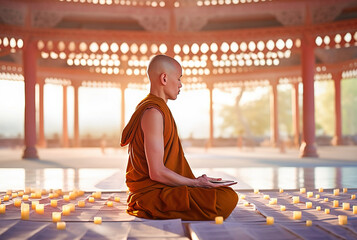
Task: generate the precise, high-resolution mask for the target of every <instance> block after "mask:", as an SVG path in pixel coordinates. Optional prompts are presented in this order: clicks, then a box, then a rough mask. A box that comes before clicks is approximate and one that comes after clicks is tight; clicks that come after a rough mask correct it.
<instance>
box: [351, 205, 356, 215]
mask: <svg viewBox="0 0 357 240" xmlns="http://www.w3.org/2000/svg"><path fill="white" fill-rule="evenodd" d="M352 209H353V214H357V206H353V208H352Z"/></svg>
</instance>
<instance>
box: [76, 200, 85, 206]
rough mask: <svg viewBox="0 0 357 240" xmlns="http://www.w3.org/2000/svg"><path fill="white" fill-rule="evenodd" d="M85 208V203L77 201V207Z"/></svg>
mask: <svg viewBox="0 0 357 240" xmlns="http://www.w3.org/2000/svg"><path fill="white" fill-rule="evenodd" d="M85 206H86V203H85V201H82V200H81V201H78V207H85Z"/></svg>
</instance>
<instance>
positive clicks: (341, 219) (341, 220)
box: [338, 215, 347, 225]
mask: <svg viewBox="0 0 357 240" xmlns="http://www.w3.org/2000/svg"><path fill="white" fill-rule="evenodd" d="M338 224H339V225H346V224H347V216H346V215H338Z"/></svg>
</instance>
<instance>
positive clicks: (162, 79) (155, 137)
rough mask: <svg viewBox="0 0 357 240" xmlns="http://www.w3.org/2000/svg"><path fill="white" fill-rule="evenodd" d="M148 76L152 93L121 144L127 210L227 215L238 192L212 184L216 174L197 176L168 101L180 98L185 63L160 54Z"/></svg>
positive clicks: (193, 216) (160, 215) (161, 215)
mask: <svg viewBox="0 0 357 240" xmlns="http://www.w3.org/2000/svg"><path fill="white" fill-rule="evenodd" d="M147 75H148V77H149V80H150V93H149V94H148V95H147V96H146V97H145V98H144V99H143V100H142V101H141V102H140V103H139V104H138V105H137V107H136V110H135V112H134V114H133V115H132V117H131V119H130V121H129V123H128V124H127V125H126V127H125V129H124V130H123V134H122V138H121V146H126V145H129V146H128V153H129V160H128V165H127V170H126V184H127V186H128V188H129V192H130V193H129V197H128V209H127V212H128V213H129V214H131V215H133V216H137V217H141V218H148V219H173V218H181V219H182V220H213V219H214V218H215V217H216V216H223V217H224V218H227V217H228V216H229V215H230V214H231V212H232V211H233V209H234V208H235V207H236V205H237V202H238V195H237V193H236V192H235V191H234V190H232V188H230V187H228V186H227V185H224V184H220V183H218V184H217V183H212V182H211V181H214V180H220V179H218V178H210V177H207V176H206V175H205V174H204V175H202V176H200V177H197V178H196V177H195V176H194V175H193V173H192V171H191V168H190V166H189V164H188V162H187V160H186V158H185V156H184V152H183V149H182V146H181V142H180V139H179V137H178V133H177V128H176V124H175V121H174V118H173V116H172V114H171V111H170V109H169V108H168V106H167V104H166V103H167V101H168V100H169V99H170V100H175V99H176V98H177V95H178V94H179V92H180V88H181V87H182V84H181V77H182V68H181V65H180V64H179V63H178V62H177V61H176V60H175V59H173V58H171V57H168V56H165V55H157V56H154V57H153V58H152V59H151V61H150V63H149V65H148V68H147Z"/></svg>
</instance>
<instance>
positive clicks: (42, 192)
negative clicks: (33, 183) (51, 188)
mask: <svg viewBox="0 0 357 240" xmlns="http://www.w3.org/2000/svg"><path fill="white" fill-rule="evenodd" d="M39 192H40V193H41V194H42V195H46V194H47V191H46V189H42V190H41V191H39Z"/></svg>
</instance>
